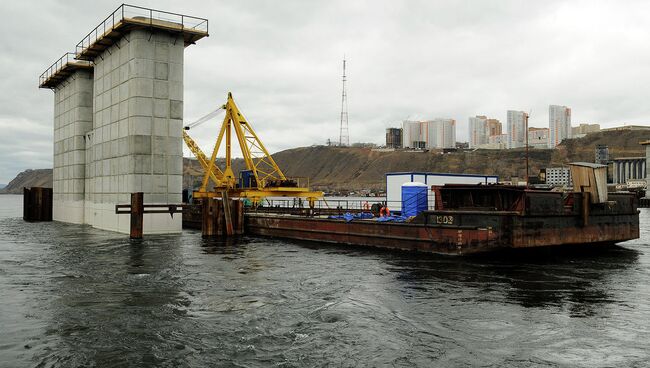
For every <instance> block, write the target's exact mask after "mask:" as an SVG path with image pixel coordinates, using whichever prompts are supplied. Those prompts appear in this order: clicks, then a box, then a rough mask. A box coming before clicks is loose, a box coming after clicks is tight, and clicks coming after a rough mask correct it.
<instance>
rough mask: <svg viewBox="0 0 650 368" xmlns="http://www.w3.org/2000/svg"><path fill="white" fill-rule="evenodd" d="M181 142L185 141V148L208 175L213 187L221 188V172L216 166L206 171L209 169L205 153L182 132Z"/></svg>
mask: <svg viewBox="0 0 650 368" xmlns="http://www.w3.org/2000/svg"><path fill="white" fill-rule="evenodd" d="M183 141H185V144H186V145H187V148H189V149H190V151H192V153H193V154H194V156H195V157H196V159H197V160H198V161H199V163H200V164H201V167H202V168H203V170H204V171H205V172H207V173H209V176H210V178H211V179H212V182H213V183H214V186H215V187H219V186H222V183H223V172H221V170H220V169H219V167H218V166H216V165H213V166H212V169H211V170H209V171H208V168H209V165H208V163H209V161H208V158H207V156H206V155H205V153H203V151H202V150H201V148H200V147H199V146H198V145H197V144H196V142H194V140H193V139H192V138H191V137H190V136H189V135H188V134H187V133H186V132H185V130H183Z"/></svg>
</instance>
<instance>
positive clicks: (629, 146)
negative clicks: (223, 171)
mask: <svg viewBox="0 0 650 368" xmlns="http://www.w3.org/2000/svg"><path fill="white" fill-rule="evenodd" d="M644 140H650V131H614V132H601V133H594V134H589V135H587V136H586V137H583V138H579V139H571V140H567V141H565V142H564V143H562V144H561V145H560V146H559V147H558V149H555V150H547V149H543V150H542V149H531V150H530V151H529V166H530V175H535V174H537V173H538V172H539V170H540V169H542V168H546V167H552V166H559V165H563V164H567V163H569V162H575V161H587V162H593V161H594V148H595V147H596V145H597V144H606V145H608V146H609V152H610V156H611V157H630V156H639V157H641V156H645V149H644V147H643V146H641V145H639V142H640V141H644ZM273 158H274V159H275V161H276V162H277V163H278V165H279V166H280V168H282V170H283V171H284V173H285V175H287V176H288V177H308V178H310V183H311V185H312V187H314V188H315V189H320V190H359V189H374V190H382V189H384V185H385V179H384V174H385V173H387V172H398V171H426V172H441V173H466V174H485V175H498V176H499V178H500V179H503V180H507V179H509V178H510V177H511V176H518V177H521V178H524V177H525V175H526V151H525V150H524V149H516V150H468V151H459V152H452V153H443V152H440V151H430V152H415V151H392V152H377V151H372V150H371V149H369V148H349V147H326V146H313V147H302V148H294V149H290V150H286V151H282V152H278V153H276V154H274V155H273ZM218 164H219V165H220V166H223V160H219V162H218ZM243 167H244V162H243V160H242V159H236V160H234V162H233V169H234V171H235V172H238V171H239V170H241V169H242V168H243ZM202 173H203V170H202V169H201V167H200V165H199V164H198V162H197V161H196V160H193V159H187V158H186V159H183V187H184V188H189V187H191V186H192V184H193V183H194V184H196V183H200V180H201V178H202ZM23 186H27V187H30V186H46V187H47V186H50V187H51V186H52V170H51V169H43V170H27V171H24V172H22V173H20V174H19V175H18V176H17V177H16V178H15V179H14V180H12V181H11V183H9V185H7V188H5V192H9V193H22V187H23Z"/></svg>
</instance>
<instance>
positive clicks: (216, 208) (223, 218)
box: [201, 195, 244, 237]
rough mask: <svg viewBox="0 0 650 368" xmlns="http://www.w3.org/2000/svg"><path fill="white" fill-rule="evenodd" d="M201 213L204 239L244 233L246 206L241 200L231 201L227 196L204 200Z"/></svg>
mask: <svg viewBox="0 0 650 368" xmlns="http://www.w3.org/2000/svg"><path fill="white" fill-rule="evenodd" d="M224 199H225V200H224ZM201 212H202V213H201V234H202V235H203V236H204V237H212V236H221V235H226V236H232V235H241V234H243V233H244V204H243V202H241V201H240V200H229V199H228V196H227V195H222V198H204V199H203V201H202V211H201Z"/></svg>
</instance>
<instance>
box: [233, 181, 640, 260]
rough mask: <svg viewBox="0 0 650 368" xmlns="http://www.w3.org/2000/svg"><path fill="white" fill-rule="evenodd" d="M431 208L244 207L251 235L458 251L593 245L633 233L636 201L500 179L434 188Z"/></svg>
mask: <svg viewBox="0 0 650 368" xmlns="http://www.w3.org/2000/svg"><path fill="white" fill-rule="evenodd" d="M433 191H434V193H435V195H436V206H435V207H436V209H435V210H430V211H429V210H427V211H422V212H420V213H419V214H418V215H417V216H414V217H412V218H411V219H410V220H409V221H405V222H385V221H378V218H371V219H358V220H357V219H354V220H352V221H347V220H344V219H332V218H329V217H328V216H305V215H294V214H290V213H269V212H256V211H248V212H247V213H246V215H245V223H244V226H245V232H246V233H247V234H251V235H259V236H269V237H278V238H288V239H298V240H312V241H320V242H328V243H339V244H350V245H357V246H368V247H378V248H387V249H401V250H407V251H419V252H427V253H438V254H451V255H465V254H473V253H480V252H491V251H497V250H503V249H518V248H537V247H547V246H558V245H563V246H579V247H593V246H601V245H612V244H615V243H619V242H623V241H627V240H631V239H636V238H638V237H639V211H638V210H637V206H638V200H637V198H636V196H635V195H634V194H633V193H608V196H607V200H606V201H603V202H602V203H592V199H591V193H589V192H568V193H567V192H553V191H542V190H529V189H525V188H521V187H511V186H503V185H445V186H442V187H434V188H433Z"/></svg>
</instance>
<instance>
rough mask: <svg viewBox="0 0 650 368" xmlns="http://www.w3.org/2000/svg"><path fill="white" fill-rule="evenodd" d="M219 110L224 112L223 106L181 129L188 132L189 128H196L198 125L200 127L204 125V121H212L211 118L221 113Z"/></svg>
mask: <svg viewBox="0 0 650 368" xmlns="http://www.w3.org/2000/svg"><path fill="white" fill-rule="evenodd" d="M221 110H224V106H221V107H219V108H218V109H216V110H214V111H212V112H210V113H208V114H207V115H205V116H204V117H202V118H200V119H199V120H197V121H195V122H193V123H190V124H187V125H186V126H185V127H184V128H183V129H185V130H190V129H191V128H194V127H196V126H198V125H201V124H203V123H205V122H206V121H208V120H210V119H212V118H213V117H215V116H217V115H219V113H221Z"/></svg>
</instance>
